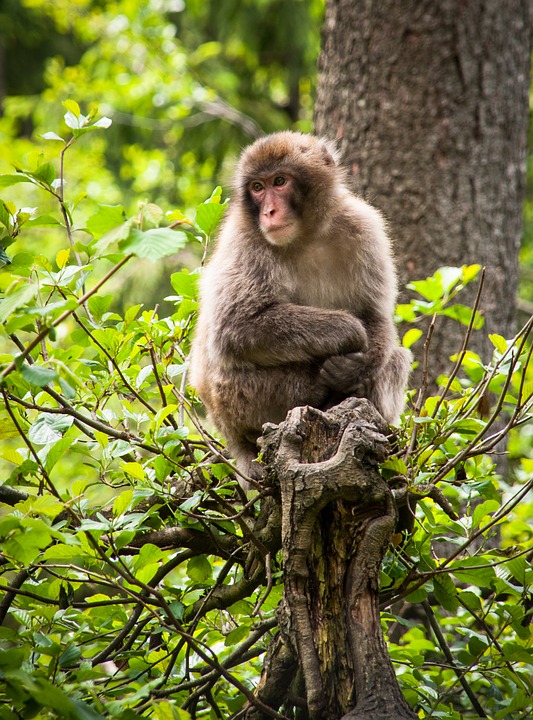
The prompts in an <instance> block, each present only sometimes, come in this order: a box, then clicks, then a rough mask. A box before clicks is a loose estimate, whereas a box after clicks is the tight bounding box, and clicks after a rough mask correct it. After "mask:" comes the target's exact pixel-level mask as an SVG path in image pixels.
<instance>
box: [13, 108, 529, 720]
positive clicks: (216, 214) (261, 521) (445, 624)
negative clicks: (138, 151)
mask: <svg viewBox="0 0 533 720" xmlns="http://www.w3.org/2000/svg"><path fill="white" fill-rule="evenodd" d="M65 106H66V110H67V112H66V115H65V121H66V124H67V126H68V128H69V129H70V134H69V136H68V137H65V138H62V137H60V136H59V135H58V134H55V133H47V134H46V135H45V136H44V139H45V141H46V142H48V143H60V145H57V147H60V148H61V149H60V151H59V153H58V156H57V161H55V162H51V163H49V162H45V163H43V164H41V165H39V164H37V165H36V166H35V167H34V168H33V169H32V170H31V171H30V170H23V169H22V168H17V169H16V172H14V173H12V174H7V175H2V176H0V188H2V189H4V190H5V189H7V190H5V192H9V191H11V192H12V191H13V190H16V189H17V188H18V187H19V186H20V184H23V183H24V184H29V185H31V186H33V187H34V188H36V189H37V190H38V191H39V192H40V193H41V194H42V198H43V207H44V208H45V211H44V212H43V211H41V210H40V208H39V207H38V208H19V207H17V205H16V203H14V202H12V201H8V200H5V201H0V233H1V244H2V246H3V254H2V256H1V259H2V262H3V263H4V264H5V267H4V269H3V270H2V271H1V273H0V289H1V290H2V291H3V292H4V295H3V299H2V300H1V302H0V321H1V323H2V325H1V328H2V334H1V336H0V351H1V357H0V362H1V363H2V365H3V370H2V372H1V378H2V381H1V385H0V392H1V394H2V397H3V407H2V409H1V411H0V438H1V441H2V445H1V451H0V456H1V457H2V459H3V463H2V464H1V465H0V467H1V468H2V472H3V485H2V486H0V501H1V502H2V504H1V505H0V538H1V541H2V556H1V559H0V562H1V565H2V571H3V580H2V581H1V587H2V590H3V592H4V595H3V599H2V600H1V602H0V620H1V625H2V626H1V628H0V648H1V649H2V652H1V653H0V673H1V674H0V678H1V681H2V693H3V694H2V696H1V697H2V700H1V704H0V717H2V718H6V719H8V718H13V719H14V718H20V717H24V718H26V717H39V718H49V717H62V718H81V720H85V719H88V720H89V719H91V720H92V719H94V718H99V717H110V718H121V719H124V720H128V719H129V718H132V719H133V718H138V717H153V718H158V719H160V720H167V719H168V718H179V719H181V720H183V719H184V718H188V717H198V718H202V717H224V718H229V717H237V716H238V715H239V712H240V711H241V709H242V708H243V706H244V704H245V703H246V702H247V701H253V688H254V685H256V684H257V682H258V678H259V671H260V668H261V664H262V657H263V654H264V651H265V648H266V646H267V645H268V643H269V641H270V638H271V636H272V634H273V633H274V632H275V630H276V624H277V622H276V616H275V609H276V606H277V604H278V602H279V599H280V597H281V593H282V580H283V577H282V573H281V567H280V558H279V541H278V539H277V538H276V536H275V533H274V534H273V535H269V530H272V525H269V522H270V515H269V508H270V507H271V506H269V505H268V502H269V498H260V499H258V500H256V501H255V502H254V501H247V499H246V498H245V497H244V496H242V495H241V494H240V493H239V490H238V486H237V483H236V482H235V479H234V475H233V473H232V467H231V464H228V463H227V462H226V458H225V456H224V454H223V446H222V445H221V444H220V442H219V441H218V440H217V439H216V437H214V436H213V435H212V434H211V433H210V431H209V430H208V429H207V428H206V426H205V422H204V421H203V419H202V417H201V414H199V413H200V408H199V406H198V404H197V402H196V398H195V396H194V392H193V391H192V390H191V389H190V388H189V387H188V386H187V376H186V370H187V355H188V352H189V343H190V337H191V332H192V331H193V329H194V321H195V311H196V307H197V300H196V286H197V279H198V271H197V270H195V269H185V268H183V269H180V270H179V271H178V272H175V273H173V274H172V275H171V282H172V286H173V289H174V293H175V294H174V295H173V296H171V297H170V298H167V300H168V301H169V302H171V303H172V304H173V306H174V310H173V312H172V314H171V315H170V316H168V317H160V316H159V315H158V312H157V310H156V309H150V308H148V309H144V308H143V307H141V306H140V305H135V306H131V307H125V308H123V307H122V306H121V303H120V302H119V301H118V300H117V298H118V290H119V287H120V283H121V281H122V280H121V278H123V273H124V272H125V268H126V266H127V265H128V264H130V265H131V264H132V261H133V259H134V258H141V259H143V260H150V261H154V262H155V261H159V260H161V259H163V258H165V257H169V256H174V255H177V261H178V262H180V257H183V258H185V254H184V253H186V252H187V253H188V254H187V256H186V257H187V258H189V256H190V253H189V250H190V248H193V249H194V250H195V251H196V254H197V255H198V257H201V256H203V257H205V253H206V251H207V248H208V245H209V242H210V240H211V238H212V236H213V233H214V232H215V230H216V227H217V224H218V222H219V221H220V219H221V217H222V215H223V212H224V208H225V203H224V202H222V200H221V191H220V189H217V190H215V192H214V193H213V195H212V196H211V197H210V198H209V199H208V200H207V201H206V202H204V203H201V204H200V205H198V207H197V211H196V216H195V218H194V219H193V218H189V217H186V216H185V215H184V214H182V213H181V212H180V211H178V210H171V211H168V212H165V211H164V210H163V209H161V208H160V207H158V206H156V205H152V204H149V203H143V204H141V205H140V206H139V208H138V211H137V212H136V213H135V214H134V215H133V216H131V217H127V215H126V213H125V212H124V210H123V209H122V208H121V207H120V206H116V205H112V206H110V205H99V206H98V207H97V209H96V210H95V211H94V212H92V213H91V214H90V215H89V216H88V217H87V219H86V220H83V221H82V222H81V223H80V225H78V222H80V220H79V219H78V218H84V214H83V203H84V202H86V201H85V200H83V199H82V200H81V203H77V202H75V201H74V198H76V197H77V196H78V194H77V189H76V188H69V185H68V184H67V183H66V178H65V177H64V167H65V164H64V159H65V156H67V157H68V155H67V153H68V151H69V149H70V148H71V147H72V145H73V144H74V143H78V142H79V143H82V142H83V137H82V136H83V135H84V134H85V133H87V132H89V131H101V130H102V129H105V127H107V125H108V124H109V122H108V121H107V120H106V119H105V118H100V119H96V116H95V115H94V114H88V115H87V116H86V115H83V114H82V113H81V111H80V108H79V107H78V105H77V104H76V103H75V102H73V101H67V102H66V103H65ZM50 200H51V201H52V206H55V210H49V209H48V207H49V201H50ZM90 205H92V204H90ZM43 236H46V237H52V238H53V240H52V241H51V242H52V243H59V245H58V246H57V247H58V249H57V251H56V252H55V257H54V259H53V260H51V259H50V258H48V257H47V256H45V255H44V254H41V253H40V246H41V245H42V242H43V241H42V238H43ZM12 243H14V246H13V247H14V248H15V249H16V252H15V254H14V255H12V248H10V245H11V244H12ZM48 247H50V243H49V244H48ZM180 252H181V253H182V255H181V256H180ZM478 270H479V268H476V267H464V268H443V269H441V270H440V271H439V272H438V273H436V275H435V276H434V277H433V278H429V279H427V280H424V281H421V282H420V283H415V284H414V289H415V290H416V291H417V292H418V293H419V295H420V299H418V300H417V301H413V302H412V303H411V304H410V305H408V306H401V307H400V308H399V314H400V316H401V317H402V319H403V320H405V321H408V322H410V323H414V327H413V328H411V329H409V330H408V331H407V332H406V334H405V337H404V342H405V344H407V345H409V344H412V343H413V342H416V341H417V340H419V339H420V338H421V335H422V333H421V331H419V329H418V328H417V327H416V323H417V322H418V321H419V319H420V318H423V317H432V316H434V315H435V314H439V315H447V316H451V317H454V318H455V319H457V320H459V321H460V322H463V323H466V325H465V327H466V339H465V345H464V347H463V348H462V349H461V350H460V352H459V353H458V355H457V357H456V359H455V365H454V366H453V367H452V370H451V372H450V374H449V376H448V377H446V378H441V379H440V391H439V392H437V393H434V392H433V391H431V390H430V388H429V387H428V386H427V385H426V384H424V386H423V387H422V388H421V390H420V392H419V393H418V396H417V397H415V396H414V394H413V398H412V403H411V406H410V409H409V410H408V411H407V413H406V416H405V418H404V422H403V425H402V427H401V428H400V430H399V434H398V440H397V445H396V449H395V452H394V453H393V454H392V455H391V457H390V458H389V459H388V460H387V461H386V462H385V464H384V467H383V473H384V475H385V477H386V478H387V479H388V480H389V482H390V483H391V485H392V486H393V487H394V488H395V494H396V496H397V500H398V503H399V504H400V505H403V506H404V507H407V506H410V507H411V508H412V509H413V511H414V508H415V507H416V508H417V511H416V518H415V517H413V518H412V520H413V528H412V529H411V530H409V531H407V532H406V533H404V534H402V533H400V532H399V533H398V534H397V535H396V536H395V538H394V540H395V543H394V546H393V547H392V548H391V551H390V553H389V555H388V556H387V558H386V562H385V564H384V567H383V574H382V589H383V610H384V612H383V623H384V627H385V628H386V629H387V632H388V634H389V636H390V645H389V647H390V651H391V655H392V658H393V660H394V662H395V664H396V666H397V672H398V675H399V678H400V681H401V683H402V687H403V690H404V692H405V694H406V696H407V698H408V699H409V700H410V701H411V702H412V703H413V704H414V705H416V707H417V708H418V709H419V712H420V717H427V718H430V717H431V718H439V717H441V718H443V717H446V718H462V717H464V718H473V717H489V716H490V717H493V718H495V719H497V720H511V719H513V720H516V719H517V718H525V717H527V713H528V708H529V706H530V705H529V704H530V696H531V690H532V684H531V673H530V671H529V673H528V664H530V662H531V657H530V651H529V648H530V645H531V630H530V627H531V626H530V625H529V619H530V614H531V606H532V604H533V603H532V600H531V591H530V587H531V582H532V579H533V570H532V569H531V562H530V559H531V557H530V555H528V553H530V552H531V551H530V549H528V548H530V546H531V539H532V535H533V531H532V529H531V527H530V525H529V524H528V518H529V517H530V515H531V509H532V506H531V503H530V504H529V505H528V504H527V502H526V496H527V493H528V492H529V491H530V490H531V485H532V480H531V477H532V470H533V466H532V462H533V460H532V459H530V458H522V460H521V463H520V466H519V467H518V468H517V469H516V470H515V472H514V487H511V485H510V483H509V481H508V480H505V479H503V478H501V477H499V476H498V474H497V469H496V467H495V466H494V464H493V462H492V460H490V459H489V458H488V457H487V455H486V453H488V452H490V451H493V450H494V449H495V448H497V444H498V442H499V441H500V440H501V439H502V438H503V437H504V436H505V435H506V433H507V432H508V431H509V430H510V429H511V428H512V427H517V426H520V425H521V424H523V423H525V422H526V420H528V419H529V417H530V408H531V402H532V400H531V398H532V394H531V393H532V390H533V385H532V384H531V369H530V364H531V363H530V358H531V346H530V345H529V342H528V339H529V335H530V332H531V326H532V323H531V322H530V323H528V324H527V325H526V326H525V328H524V329H523V330H522V331H521V332H520V333H519V334H518V335H517V337H516V338H514V339H513V340H510V341H508V340H506V339H504V338H502V337H499V336H493V337H492V342H493V345H494V348H495V351H494V357H493V360H492V362H491V363H490V364H489V365H487V366H485V365H484V364H483V363H482V361H481V359H480V358H479V357H477V356H475V355H474V354H473V353H472V352H470V351H469V350H468V337H469V335H470V334H471V333H472V332H473V331H474V328H476V327H479V326H481V324H482V321H481V319H480V317H479V315H478V314H477V313H476V312H475V309H474V311H470V310H469V309H468V308H465V307H463V306H461V305H460V304H457V303H455V296H456V294H457V293H458V292H459V290H460V289H461V287H462V286H463V285H464V284H466V283H468V282H471V281H472V280H473V279H474V278H475V276H476V274H477V272H478ZM430 335H431V330H430V333H429V337H428V339H426V342H429V341H430ZM488 393H491V394H492V395H493V397H494V398H495V402H494V403H493V409H492V411H489V414H488V415H480V413H479V410H478V409H479V406H480V403H482V401H483V399H485V398H486V397H487V394H488ZM502 418H504V419H503V421H502ZM513 442H514V443H515V444H518V445H519V444H520V441H519V440H517V439H514V440H513ZM407 515H408V516H409V514H407ZM441 541H445V544H443V543H442V542H441ZM528 613H529V614H528ZM421 618H422V620H423V622H422V623H421ZM483 712H484V713H486V714H482V713H483Z"/></svg>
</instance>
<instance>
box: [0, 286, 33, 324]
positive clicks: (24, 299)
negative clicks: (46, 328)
mask: <svg viewBox="0 0 533 720" xmlns="http://www.w3.org/2000/svg"><path fill="white" fill-rule="evenodd" d="M38 291H39V288H38V287H37V285H34V284H33V283H28V282H27V283H25V284H24V285H23V286H22V287H20V288H18V289H17V290H15V291H14V292H12V293H11V294H9V295H7V296H6V297H5V298H3V300H0V323H3V322H5V321H6V320H7V319H8V318H9V317H10V315H12V314H13V313H15V312H16V311H17V310H18V309H19V308H21V307H24V306H25V305H26V304H27V303H28V302H29V301H30V300H32V299H33V298H34V297H35V295H37V293H38Z"/></svg>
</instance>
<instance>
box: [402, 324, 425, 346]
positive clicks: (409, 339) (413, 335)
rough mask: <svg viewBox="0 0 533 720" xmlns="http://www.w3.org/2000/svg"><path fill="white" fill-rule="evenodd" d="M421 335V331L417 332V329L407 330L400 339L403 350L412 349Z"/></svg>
mask: <svg viewBox="0 0 533 720" xmlns="http://www.w3.org/2000/svg"><path fill="white" fill-rule="evenodd" d="M422 335H423V333H422V330H419V329H418V328H411V329H410V330H408V331H407V332H406V333H405V335H404V336H403V338H402V345H403V347H405V348H410V347H412V346H413V345H414V344H415V342H416V341H417V340H419V339H420V338H421V337H422Z"/></svg>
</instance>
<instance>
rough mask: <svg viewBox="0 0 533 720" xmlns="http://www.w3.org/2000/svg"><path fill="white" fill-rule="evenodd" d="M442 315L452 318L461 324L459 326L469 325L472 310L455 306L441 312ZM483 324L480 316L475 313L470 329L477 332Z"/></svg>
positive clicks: (463, 306) (458, 305) (464, 306)
mask: <svg viewBox="0 0 533 720" xmlns="http://www.w3.org/2000/svg"><path fill="white" fill-rule="evenodd" d="M441 314H442V315H446V317H450V318H453V319H454V320H457V321H458V322H460V323H461V325H469V324H470V321H471V319H472V314H473V310H472V308H469V307H467V306H466V305H460V304H455V305H451V306H450V307H446V308H444V309H443V310H441ZM484 324H485V320H484V318H483V316H482V315H480V314H479V313H475V315H474V320H473V322H472V327H473V328H474V330H479V329H480V328H482V327H483V325H484Z"/></svg>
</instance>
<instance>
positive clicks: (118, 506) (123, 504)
mask: <svg viewBox="0 0 533 720" xmlns="http://www.w3.org/2000/svg"><path fill="white" fill-rule="evenodd" d="M132 500H133V490H131V489H129V490H124V491H123V492H121V493H120V495H117V497H116V498H115V500H114V502H113V515H114V516H115V517H119V516H120V515H122V514H123V513H124V511H125V510H127V509H129V508H130V507H131V501H132Z"/></svg>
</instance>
